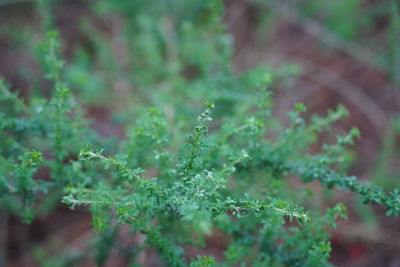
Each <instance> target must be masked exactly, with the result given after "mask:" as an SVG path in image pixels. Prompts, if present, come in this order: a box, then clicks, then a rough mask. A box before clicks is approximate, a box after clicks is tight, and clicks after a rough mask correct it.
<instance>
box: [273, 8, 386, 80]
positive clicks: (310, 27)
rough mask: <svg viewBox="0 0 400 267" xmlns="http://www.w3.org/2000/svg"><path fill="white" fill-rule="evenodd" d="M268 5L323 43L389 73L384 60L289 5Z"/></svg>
mask: <svg viewBox="0 0 400 267" xmlns="http://www.w3.org/2000/svg"><path fill="white" fill-rule="evenodd" d="M268 5H269V6H270V7H271V8H272V9H274V10H276V11H278V12H279V13H281V14H282V15H283V16H284V17H285V18H287V19H289V20H290V21H292V22H293V23H295V24H296V25H299V26H300V27H302V29H303V30H304V31H305V32H306V33H308V34H309V35H311V36H314V37H316V38H318V39H319V40H320V41H321V42H324V43H326V44H327V45H329V46H332V47H334V48H339V49H341V50H343V51H345V52H346V53H347V54H348V55H350V56H352V57H353V58H355V59H357V60H359V61H360V62H363V63H365V64H367V65H369V66H370V67H373V68H376V69H379V70H381V71H383V72H385V73H386V72H387V71H388V66H387V65H386V64H384V62H383V61H382V58H381V57H380V56H378V55H376V54H375V53H374V52H372V51H370V50H368V49H366V48H364V47H362V46H360V45H358V44H356V43H354V42H352V41H350V40H348V39H344V38H342V37H340V36H338V35H336V34H334V33H332V32H331V31H329V30H327V29H326V28H324V27H323V26H321V25H320V24H319V23H318V22H316V21H314V20H313V19H310V18H306V17H304V16H303V15H301V14H300V13H299V12H298V11H296V10H295V9H293V8H291V7H289V6H288V5H284V4H282V3H276V1H268Z"/></svg>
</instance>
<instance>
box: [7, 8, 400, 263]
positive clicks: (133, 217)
mask: <svg viewBox="0 0 400 267" xmlns="http://www.w3.org/2000/svg"><path fill="white" fill-rule="evenodd" d="M104 3H108V2H107V1H104ZM204 3H205V4H204V6H201V7H199V9H200V11H199V12H200V13H199V14H202V15H198V16H197V17H196V16H195V17H194V18H192V19H182V18H178V19H177V21H178V22H179V23H178V24H177V26H176V27H177V33H178V34H179V38H180V39H179V40H180V43H179V44H177V45H178V46H179V53H180V54H179V55H175V56H173V57H172V59H168V56H167V55H166V53H163V52H165V49H167V48H165V46H166V45H167V44H165V43H164V44H163V45H164V46H163V45H160V43H159V42H158V41H157V40H155V38H156V36H157V35H158V34H159V32H157V30H159V29H156V30H155V29H154V27H155V26H154V25H152V23H153V22H152V19H149V18H153V17H151V15H148V17H146V16H142V17H140V16H139V17H138V18H137V23H134V24H133V25H130V26H129V27H132V28H130V30H132V29H134V28H135V27H136V29H137V28H139V32H140V35H139V36H140V38H139V39H140V42H138V43H135V44H134V45H135V46H134V48H135V49H136V50H135V49H134V51H139V52H136V53H139V54H142V55H145V56H143V57H142V60H143V62H140V64H141V66H142V67H141V68H140V69H139V72H138V73H137V74H136V76H135V77H134V79H133V80H134V81H133V82H134V83H135V84H136V85H137V86H138V90H139V92H140V94H142V96H140V97H143V99H147V100H148V101H147V102H145V103H146V104H144V105H142V106H143V108H142V107H139V108H134V109H133V111H131V110H128V111H126V112H127V114H126V116H125V119H124V117H122V119H121V121H122V123H123V122H124V121H125V122H126V125H124V129H125V130H126V133H127V138H126V139H125V140H118V139H116V138H104V137H101V136H99V135H98V134H97V133H96V132H95V131H94V130H93V129H91V127H90V126H91V122H90V121H89V120H88V119H87V118H86V117H85V106H84V105H82V103H81V102H80V96H81V95H82V92H80V91H79V90H77V89H76V88H74V90H70V89H69V87H68V85H67V81H66V80H65V76H67V77H68V75H65V73H67V74H68V73H69V72H68V71H70V70H71V68H72V67H71V66H67V67H66V68H64V62H63V61H62V60H61V59H60V57H59V56H58V48H59V46H60V41H59V38H58V34H57V33H56V32H54V31H51V32H49V34H48V36H47V39H46V40H45V42H44V43H43V45H42V46H41V51H42V52H41V53H42V54H41V55H42V61H41V62H42V64H43V67H44V69H45V70H46V76H45V77H47V78H48V79H50V80H51V81H52V83H53V87H54V88H53V90H52V96H51V97H50V98H49V99H46V98H43V97H35V98H30V99H27V100H26V101H24V100H22V99H21V98H20V97H18V95H17V94H15V93H11V92H10V90H9V88H8V85H7V84H6V83H5V81H3V80H2V81H1V83H0V92H1V93H0V96H1V99H0V100H1V101H2V105H1V107H2V112H1V113H0V116H1V121H0V127H1V129H2V131H1V132H0V135H1V138H0V140H1V141H0V142H1V146H0V149H1V152H2V153H1V154H2V156H1V157H0V168H1V173H2V175H1V177H0V198H1V201H2V205H3V206H4V207H7V208H8V209H9V210H10V212H15V213H19V214H20V215H21V217H22V219H23V220H24V221H25V222H27V223H30V222H32V221H33V220H34V218H35V216H45V214H46V212H49V209H50V210H51V207H54V206H56V205H58V203H60V202H61V203H64V204H66V205H68V206H69V207H70V208H72V209H74V208H75V207H77V206H87V207H88V208H89V210H90V212H91V214H92V217H93V220H92V223H93V227H94V229H95V230H96V231H98V236H99V238H98V240H97V241H96V242H95V243H94V245H93V246H92V247H91V252H92V253H89V254H88V253H86V252H82V255H81V257H83V258H84V257H88V255H95V260H96V263H97V264H98V265H100V266H101V265H104V264H105V261H106V260H107V257H108V254H109V253H110V251H111V248H112V247H113V246H115V243H116V240H115V239H116V235H115V233H116V232H117V231H118V229H119V226H120V225H121V224H126V225H129V226H130V229H131V232H132V234H134V233H141V234H143V235H144V236H145V237H146V240H145V243H144V244H141V245H140V247H139V248H134V249H135V251H136V250H140V249H144V250H149V249H156V250H157V252H158V255H159V256H160V258H161V260H162V262H163V263H165V265H167V266H183V265H190V266H232V265H242V266H244V265H252V266H324V265H327V260H328V258H329V255H330V252H331V247H330V243H329V238H330V234H329V229H331V228H336V227H337V224H336V220H337V219H338V218H346V208H345V206H344V205H342V204H337V205H336V206H334V207H332V208H328V209H327V210H326V211H324V212H321V211H318V210H317V209H313V208H312V205H310V199H302V198H301V197H304V194H298V192H296V191H297V189H293V188H292V187H290V186H289V185H288V183H287V180H289V179H294V176H296V177H298V179H300V180H301V181H302V182H304V183H310V182H313V181H317V180H318V181H319V182H321V183H322V185H323V186H324V187H326V188H328V189H335V188H336V189H340V190H345V191H348V192H352V193H354V194H356V195H358V197H360V198H362V200H363V201H364V202H365V203H370V204H377V205H381V206H383V208H385V209H386V211H387V215H396V216H397V215H398V212H399V209H400V191H399V190H398V189H396V190H394V191H393V192H390V193H386V192H384V190H383V189H382V188H380V187H378V186H375V185H372V184H362V183H360V182H358V180H357V179H356V178H355V177H354V176H348V175H346V174H345V173H344V171H342V170H344V169H345V166H346V164H347V163H348V162H347V159H346V157H345V155H346V150H347V146H349V145H353V143H354V140H355V139H356V138H359V137H360V132H359V131H358V130H357V129H355V128H353V129H350V130H349V132H348V133H345V134H343V135H339V136H338V137H337V142H336V143H335V144H329V145H328V144H325V145H322V146H321V152H320V153H311V152H310V146H311V145H312V144H317V143H318V141H319V136H320V134H321V133H322V132H324V131H329V129H331V126H332V124H333V123H334V122H336V121H338V120H340V119H341V118H343V117H344V116H346V114H347V111H346V110H345V109H344V108H343V107H341V106H339V107H338V108H337V109H335V110H329V111H328V112H327V114H326V116H317V115H314V116H312V117H311V118H310V119H309V120H308V119H305V118H304V114H305V112H306V107H305V106H304V105H303V104H301V103H298V104H296V105H295V106H294V109H293V110H291V111H289V112H288V118H289V120H290V123H289V125H287V126H282V125H281V124H280V123H279V121H277V120H276V119H275V118H274V116H273V115H272V111H271V108H272V103H273V99H272V94H271V91H270V88H271V87H272V86H273V84H274V83H275V82H276V81H277V80H279V79H280V76H282V75H281V74H279V73H277V72H273V71H270V70H268V69H266V68H263V67H259V68H255V69H253V70H250V71H248V72H246V73H244V74H241V75H236V74H235V73H234V72H233V70H232V64H231V62H230V58H231V51H232V49H231V44H230V39H229V36H227V35H226V34H225V33H224V30H223V27H221V25H223V24H222V23H221V21H220V14H221V13H220V12H221V6H215V3H216V2H215V1H204ZM149 5H150V4H149ZM154 6H157V5H156V4H153V7H154ZM146 8H148V7H146ZM149 10H150V11H151V9H150V8H149ZM150 11H149V12H150ZM205 11H207V12H211V13H207V12H205ZM150 13H151V12H150ZM151 14H153V13H151ZM204 14H206V15H207V16H206V17H202V16H203V15H204ZM201 19H202V20H201ZM204 20H205V21H204ZM199 21H200V22H199ZM217 25H218V26H217ZM209 37H212V39H208V38H209ZM210 40H211V41H210ZM142 42H143V43H142ZM161 43H162V42H161ZM204 44H205V46H204V47H203V45H204ZM167 50H168V49H167ZM203 57H205V58H203ZM169 60H170V61H169ZM137 64H139V63H137ZM189 67H190V69H192V70H195V71H194V72H195V75H194V78H193V77H188V74H187V73H185V70H186V69H187V68H189ZM64 70H65V71H64ZM71 80H72V82H74V80H73V79H72V78H71ZM75 82H76V81H75ZM162 82H163V83H162ZM75 85H76V83H75ZM152 86H154V88H153V89H154V91H153V92H150V93H148V92H147V91H148V90H149V88H152ZM80 90H84V88H80ZM146 90H147V91H146ZM153 94H154V95H153ZM171 96H173V97H171ZM173 98H175V99H173ZM204 99H207V101H202V100H204ZM148 102H149V103H150V104H152V105H153V107H151V108H148V104H149V103H148ZM131 114H134V115H135V120H136V122H135V123H134V124H130V119H129V118H127V117H130V115H131ZM196 114H197V115H196ZM46 171H48V172H49V173H50V175H49V176H50V179H43V177H41V176H40V175H39V174H40V173H43V172H46ZM300 191H301V190H300ZM215 231H220V232H221V233H222V234H223V235H224V236H226V237H227V240H230V241H229V244H228V245H227V248H226V250H225V252H224V256H225V262H217V261H216V260H214V258H213V257H211V256H201V255H199V256H198V257H197V258H196V259H192V258H188V257H187V256H185V255H186V254H185V251H186V250H187V248H188V247H204V246H205V245H206V237H207V236H210V235H212V234H213V233H214V232H215ZM228 237H229V239H228ZM130 249H132V250H133V248H130ZM135 255H136V254H135V253H132V263H134V262H135ZM78 258H79V257H78ZM72 260H76V259H75V258H73V259H71V258H62V259H61V260H60V259H52V260H50V259H47V260H46V261H47V263H48V264H50V265H51V264H53V265H52V266H55V265H60V266H65V265H68V263H69V262H70V261H72Z"/></svg>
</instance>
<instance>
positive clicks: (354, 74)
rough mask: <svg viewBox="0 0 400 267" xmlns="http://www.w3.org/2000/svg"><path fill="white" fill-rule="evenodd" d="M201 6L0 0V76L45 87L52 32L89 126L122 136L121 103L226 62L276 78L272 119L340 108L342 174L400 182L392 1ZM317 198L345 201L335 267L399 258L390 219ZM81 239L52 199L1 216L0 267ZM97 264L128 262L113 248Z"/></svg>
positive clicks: (158, 97)
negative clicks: (344, 149)
mask: <svg viewBox="0 0 400 267" xmlns="http://www.w3.org/2000/svg"><path fill="white" fill-rule="evenodd" d="M213 2H216V1H208V0H207V1H203V0H193V1H184V0H146V1H145V0H119V1H116V0H96V1H95V0H93V1H90V0H86V1H85V0H38V1H29V0H0V76H1V77H4V78H5V80H6V81H7V82H8V83H10V84H11V88H12V90H13V91H16V92H20V94H21V95H22V96H23V97H24V98H25V99H28V98H32V97H35V96H38V95H42V96H50V94H51V88H52V87H51V83H50V82H49V81H46V80H45V79H43V75H42V73H43V71H42V70H41V60H42V59H41V46H40V43H41V40H42V39H43V36H45V34H46V31H47V30H48V29H50V28H55V29H57V30H58V31H59V32H60V35H61V38H62V42H63V46H62V55H63V58H64V59H65V68H64V72H63V75H64V78H65V79H66V81H67V82H68V84H69V85H70V87H71V89H72V90H73V92H74V93H75V94H76V95H77V96H78V98H77V100H78V101H79V102H81V103H83V104H84V106H85V108H86V110H87V114H86V116H87V117H88V118H90V119H91V120H92V127H93V128H94V129H96V131H97V132H98V133H99V134H100V135H102V136H104V137H111V138H116V139H123V138H125V133H124V129H123V127H121V125H120V122H121V121H126V120H128V119H129V118H127V116H130V115H131V114H134V112H132V113H125V110H127V109H130V110H139V107H141V106H148V105H157V104H159V103H162V102H164V101H166V100H165V99H166V98H171V99H174V100H173V101H183V102H184V101H187V100H188V99H192V98H193V99H194V98H196V97H197V95H198V92H197V91H196V90H197V87H198V84H197V83H196V81H197V79H198V78H199V77H203V76H204V77H205V76H207V75H208V73H209V72H214V73H218V71H219V68H220V67H221V66H223V65H224V62H230V61H231V62H233V64H232V68H233V69H234V72H235V73H237V74H240V73H243V72H245V71H246V70H248V69H250V68H253V67H257V66H259V65H263V66H264V67H265V68H267V69H268V70H270V71H271V73H273V74H274V76H275V77H278V79H276V81H277V82H276V83H275V85H274V86H273V88H271V90H272V91H273V94H274V99H275V104H274V112H275V116H276V117H277V118H280V120H281V121H283V122H285V121H287V118H286V112H287V111H288V110H289V109H290V108H291V107H292V106H293V103H295V102H303V103H305V104H306V105H307V106H308V107H309V110H308V112H309V114H312V113H317V114H324V113H325V112H326V110H328V109H329V108H334V107H336V106H337V105H338V104H342V105H344V106H345V107H346V108H347V109H348V110H349V111H350V115H349V117H348V118H346V119H345V120H343V121H342V122H340V123H338V124H336V125H335V127H334V128H333V129H332V131H333V132H334V133H336V132H343V131H344V129H349V128H350V127H351V126H356V127H358V128H359V129H360V130H361V133H362V139H361V140H359V141H357V143H356V145H355V146H354V150H353V151H352V153H350V154H349V158H351V160H352V164H351V166H349V169H348V172H349V173H350V174H352V175H356V176H357V177H358V178H359V179H360V180H361V181H363V182H364V181H365V182H366V181H372V182H375V183H377V184H379V185H381V186H383V187H384V188H386V189H389V188H393V187H400V149H399V148H400V2H399V1H398V0H334V1H320V0H296V1H294V0H292V1H285V0H279V1H275V0H226V1H223V6H224V8H223V9H221V10H217V11H215V10H216V9H217V6H215V7H214V6H212V5H213ZM210 6H211V7H210ZM210 10H212V12H211V11H210ZM214 16H215V18H214ZM221 16H222V22H221V19H220V17H221ZM221 47H222V48H221ZM203 82H204V80H203ZM188 85H190V86H188ZM210 86H213V84H210ZM170 88H180V89H179V90H180V91H171V90H170ZM199 90H200V89H199ZM215 90H218V89H215ZM177 92H178V93H177ZM327 138H328V137H327ZM312 187H313V189H314V190H317V191H318V190H319V191H321V190H324V189H322V188H321V186H320V185H319V184H318V183H315V184H312ZM320 195H322V196H323V197H320V199H319V202H318V203H319V204H318V205H320V206H325V205H330V204H332V203H336V202H338V201H341V202H343V203H345V204H346V206H347V207H348V208H349V211H348V215H349V219H348V220H347V221H341V222H340V228H339V230H338V231H337V232H336V231H334V232H333V238H332V247H333V252H332V256H331V259H330V260H331V262H332V263H333V264H334V265H337V266H393V267H395V266H400V253H399V252H400V221H399V219H398V218H392V217H386V216H385V214H384V211H383V210H382V209H375V208H374V207H370V206H365V205H362V203H361V202H360V201H359V200H356V198H353V197H352V195H351V194H346V193H343V192H335V193H324V194H320ZM127 231H128V230H126V232H127ZM92 236H93V233H92V230H91V226H90V215H89V214H88V212H87V211H85V210H84V209H78V210H77V211H70V210H69V209H68V208H67V207H64V206H60V207H57V208H56V209H55V210H54V211H53V212H51V213H48V214H46V215H43V216H41V217H40V218H38V219H37V220H36V221H35V222H34V223H33V224H31V225H25V224H23V223H22V222H21V220H20V219H19V218H18V217H15V216H14V215H12V214H9V213H6V212H4V211H0V251H1V252H2V255H4V258H6V259H7V261H6V262H7V263H8V266H39V265H40V262H41V259H43V258H44V257H45V255H46V256H49V255H50V256H55V257H56V256H57V255H58V254H60V253H64V252H65V251H70V252H71V253H73V251H78V250H84V249H85V247H87V246H88V244H89V243H90V240H91V237H92ZM121 242H130V241H129V240H128V241H127V240H124V237H121ZM209 243H210V244H211V245H210V246H209V247H208V248H207V249H209V250H216V251H217V250H218V249H220V248H219V246H220V243H219V237H211V238H210V240H209ZM215 253H217V252H215ZM107 263H108V265H107V266H126V265H125V264H126V263H124V261H123V260H122V259H121V258H120V257H119V256H118V255H117V254H115V255H114V254H111V258H110V259H109V260H108V262H107ZM143 264H144V265H145V264H147V266H151V263H149V262H147V263H146V262H145V260H144V262H143ZM88 266H90V265H88Z"/></svg>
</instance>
